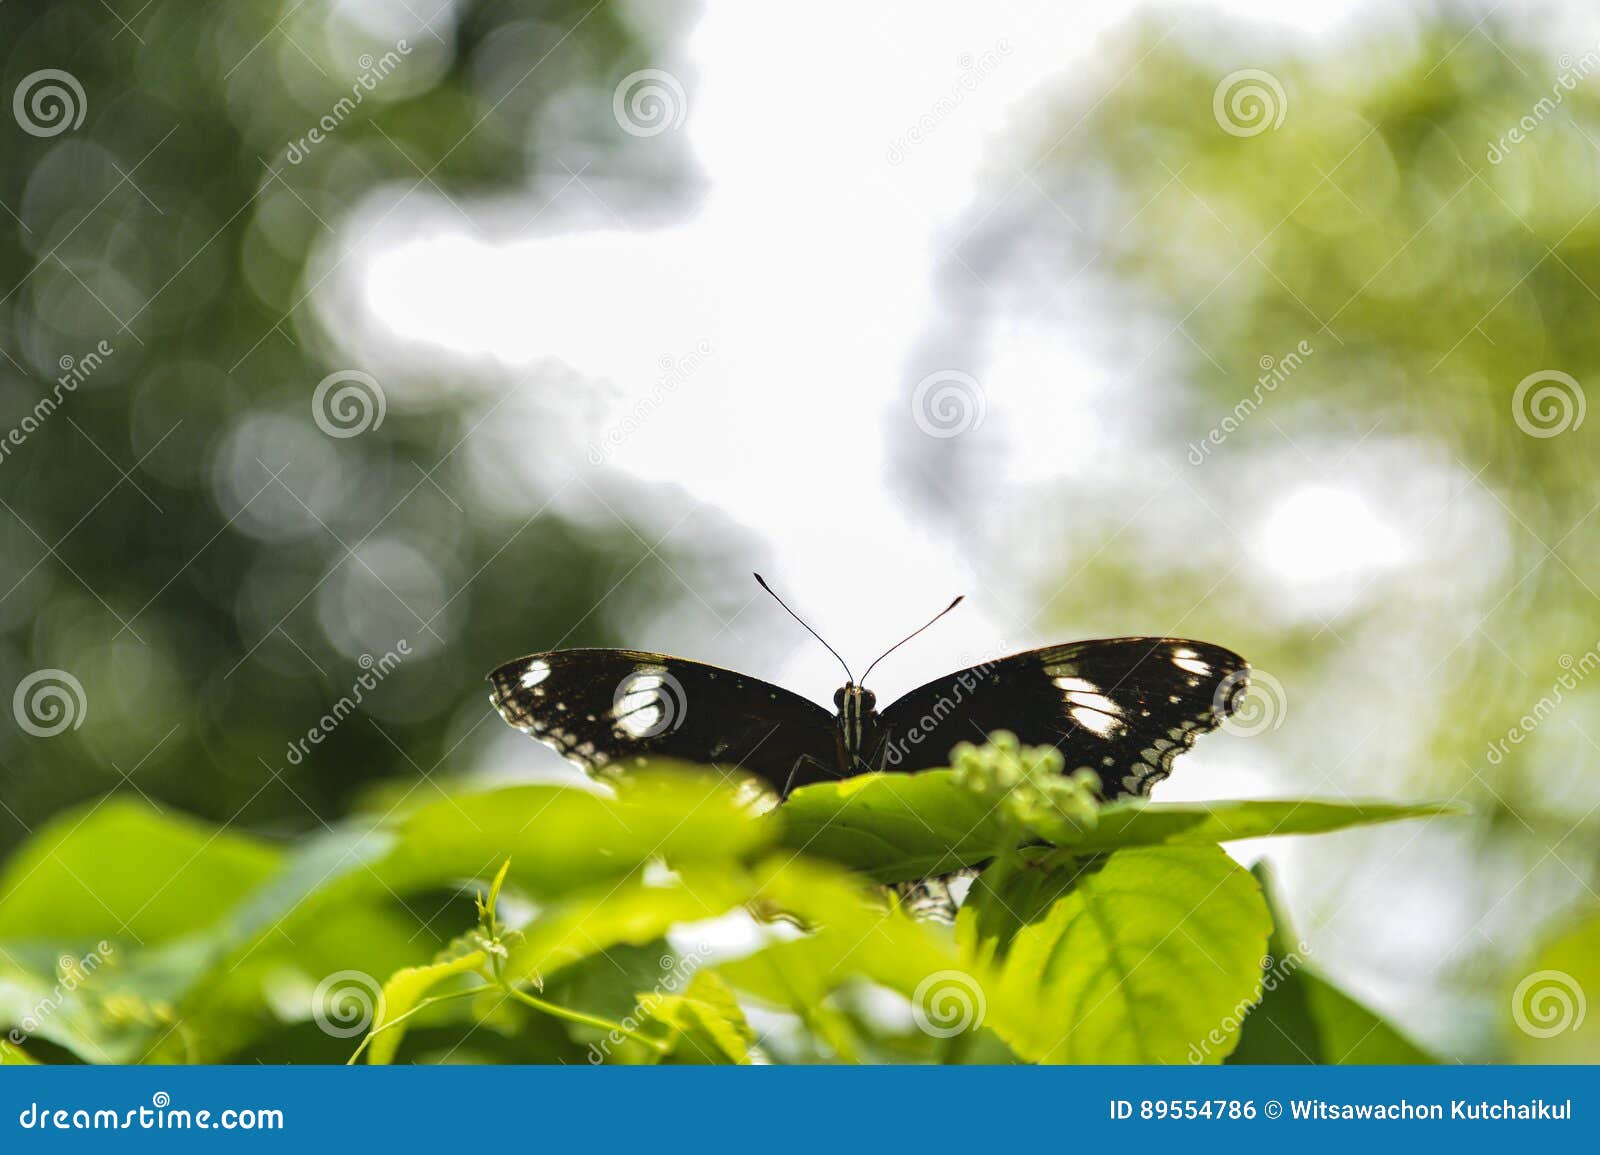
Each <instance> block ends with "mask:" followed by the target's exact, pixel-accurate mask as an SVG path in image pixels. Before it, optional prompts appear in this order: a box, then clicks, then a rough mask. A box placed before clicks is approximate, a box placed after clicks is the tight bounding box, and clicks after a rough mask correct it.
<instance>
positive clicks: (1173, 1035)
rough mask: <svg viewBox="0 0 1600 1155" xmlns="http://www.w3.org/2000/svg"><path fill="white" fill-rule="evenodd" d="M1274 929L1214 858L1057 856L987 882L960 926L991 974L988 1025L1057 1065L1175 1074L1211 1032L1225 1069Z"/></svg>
mask: <svg viewBox="0 0 1600 1155" xmlns="http://www.w3.org/2000/svg"><path fill="white" fill-rule="evenodd" d="M1269 929H1270V919H1269V916H1268V914H1267V909H1266V904H1265V903H1264V902H1263V901H1262V899H1261V892H1260V890H1259V889H1258V888H1257V886H1256V883H1255V880H1254V879H1253V878H1251V877H1250V875H1249V874H1248V873H1247V872H1246V871H1244V870H1243V869H1241V868H1240V867H1239V866H1238V865H1237V864H1235V863H1234V862H1233V860H1232V859H1230V858H1229V857H1228V856H1227V855H1226V854H1224V853H1223V852H1222V850H1221V849H1220V848H1218V847H1161V848H1134V849H1127V850H1119V851H1117V852H1116V853H1114V854H1111V855H1110V856H1108V857H1106V858H1103V859H1097V860H1094V861H1090V862H1084V861H1082V860H1080V859H1076V858H1073V857H1071V856H1069V855H1066V854H1060V853H1054V854H1047V855H1043V856H1037V857H1034V858H1032V859H1029V860H1025V861H1023V862H1021V863H1020V864H1017V865H1015V866H1014V867H1009V868H1008V869H1005V870H1002V871H1001V872H999V873H998V874H997V875H996V877H994V878H989V877H988V876H987V875H986V876H983V877H980V878H979V880H978V882H977V883H975V884H974V887H973V890H972V893H971V894H970V895H969V896H968V899H967V903H966V905H965V906H964V907H963V909H962V911H961V914H960V916H959V917H958V920H957V933H958V937H959V938H960V940H961V942H962V945H963V947H964V948H965V953H964V958H965V960H966V963H967V965H968V966H969V967H971V968H972V969H973V970H974V971H976V972H978V973H980V974H991V975H993V978H990V979H987V980H986V982H985V987H986V989H987V990H988V992H989V998H990V1007H989V1016H988V1020H987V1025H988V1026H990V1027H991V1028H992V1029H993V1030H994V1031H995V1033H996V1034H998V1035H999V1036H1000V1037H1001V1038H1002V1039H1004V1040H1005V1041H1006V1042H1007V1043H1009V1044H1010V1045H1011V1047H1012V1048H1013V1049H1014V1050H1015V1051H1016V1052H1017V1054H1018V1055H1019V1056H1021V1057H1022V1058H1024V1059H1027V1060H1030V1061H1034V1062H1052V1063H1178V1062H1184V1061H1186V1060H1187V1059H1188V1057H1189V1049H1190V1047H1191V1046H1192V1045H1193V1043H1194V1042H1195V1041H1196V1040H1198V1039H1201V1038H1203V1037H1206V1036H1207V1035H1208V1034H1209V1033H1210V1032H1212V1031H1213V1030H1216V1031H1218V1032H1219V1035H1220V1037H1221V1039H1222V1042H1221V1043H1220V1044H1219V1046H1218V1053H1217V1054H1215V1055H1214V1056H1211V1057H1212V1059H1213V1061H1215V1060H1220V1058H1221V1057H1222V1055H1223V1054H1225V1053H1226V1051H1227V1050H1229V1049H1231V1048H1232V1046H1233V1043H1234V1041H1235V1039H1236V1037H1237V1026H1236V1025H1235V1026H1234V1027H1233V1028H1232V1029H1229V1028H1228V1027H1227V1026H1226V1023H1227V1022H1228V1021H1229V1020H1230V1019H1231V1020H1232V1021H1233V1022H1234V1023H1235V1024H1236V1023H1237V1020H1238V1019H1239V1018H1242V1017H1243V1012H1244V1008H1247V1007H1248V1006H1249V1005H1250V1004H1251V1003H1253V1002H1254V1001H1255V1000H1256V997H1257V995H1258V992H1259V986H1260V979H1261V972H1260V969H1259V966H1260V959H1261V956H1262V953H1263V952H1264V950H1265V949H1266V944H1267V934H1268V931H1269Z"/></svg>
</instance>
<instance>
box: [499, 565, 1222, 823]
mask: <svg viewBox="0 0 1600 1155" xmlns="http://www.w3.org/2000/svg"><path fill="white" fill-rule="evenodd" d="M756 580H757V581H758V582H761V587H762V588H763V589H765V590H767V592H768V593H772V591H771V589H770V588H768V587H767V583H766V582H765V581H762V579H761V575H760V574H757V575H756ZM772 596H773V597H774V598H777V595H776V594H773V595H772ZM960 601H961V599H960V598H957V599H956V600H955V601H953V602H951V603H950V605H949V606H947V607H945V609H944V610H943V611H941V612H940V613H939V614H938V615H936V617H935V618H934V620H935V621H937V620H938V618H939V617H943V616H944V614H946V613H949V612H950V610H952V609H954V608H955V607H956V605H957V604H959V603H960ZM778 604H780V605H783V600H782V599H781V598H778ZM784 609H786V610H788V609H789V607H788V606H787V605H784ZM789 612H790V613H791V614H793V613H794V611H793V610H790V611H789ZM795 617H796V620H797V621H800V624H801V625H803V626H804V625H805V622H804V621H801V620H800V619H799V617H798V615H795ZM932 624H933V622H929V623H928V625H932ZM927 628H928V627H927V626H923V627H922V629H927ZM806 629H807V630H811V627H810V626H806ZM811 632H812V634H813V635H814V636H817V640H818V641H822V639H821V637H820V636H818V635H816V631H815V630H811ZM921 632H922V630H917V631H916V632H915V633H913V634H911V635H910V636H909V637H907V638H905V639H903V640H902V641H901V642H899V643H897V644H896V646H894V647H891V648H890V650H889V651H887V652H886V654H885V655H884V656H887V653H889V652H893V650H894V649H895V648H898V646H899V645H903V644H904V643H905V642H906V641H910V640H911V638H913V637H916V635H917V634H919V633H921ZM822 644H823V645H824V646H827V645H828V644H827V643H826V642H823V643H822ZM828 649H829V651H830V652H833V653H834V656H835V657H838V653H837V651H834V650H833V647H832V646H828ZM881 660H882V657H880V658H879V659H878V660H877V661H881ZM877 661H874V662H873V665H877ZM840 664H841V665H842V664H844V660H843V659H842V658H841V659H840ZM1249 670H1250V666H1249V663H1247V662H1246V661H1245V660H1244V659H1243V658H1241V657H1240V656H1239V655H1238V654H1235V653H1234V652H1233V651H1231V650H1225V649H1223V648H1222V647H1221V646H1213V645H1209V644H1208V643H1206V642H1192V641H1185V640H1183V639H1181V638H1103V639H1100V640H1097V641H1088V642H1070V643H1068V644H1066V645H1061V646H1046V647H1045V648H1044V649H1040V650H1028V651H1025V652H1024V653H1020V654H1012V655H1011V656H1010V657H1006V658H997V659H995V660H994V661H992V662H986V663H984V664H982V665H978V666H973V667H971V668H969V669H965V670H961V671H958V672H956V673H954V674H947V675H946V676H944V677H942V678H936V679H934V680H933V681H931V682H929V683H928V684H927V685H925V686H921V687H919V688H917V689H915V690H912V691H911V692H910V693H909V694H907V695H905V696H904V697H902V698H899V699H897V700H896V701H895V702H894V703H893V704H892V705H890V706H889V707H888V708H887V709H885V710H883V711H882V712H881V713H880V712H879V711H878V709H877V698H876V697H875V696H874V695H873V693H872V691H871V690H868V689H865V688H864V687H862V686H861V685H858V684H857V682H856V679H855V677H854V675H852V674H851V673H850V670H849V667H848V666H846V667H845V676H846V677H847V678H848V681H847V682H846V683H845V685H844V686H842V687H841V688H840V689H839V690H838V691H837V692H836V693H835V694H834V695H833V705H834V709H835V710H836V711H837V713H832V714H830V713H829V712H828V711H827V710H824V709H823V708H822V707H821V706H818V705H816V704H815V703H813V702H810V701H808V700H807V699H805V698H802V697H800V696H799V695H798V694H792V693H790V692H789V691H788V690H784V689H782V688H780V687H778V686H774V685H772V684H771V683H769V682H763V681H761V680H760V679H759V678H747V677H745V676H744V675H743V674H736V673H734V672H733V671H731V670H723V669H719V668H717V667H716V666H708V665H705V664H703V663H701V662H691V661H688V660H686V659H684V658H671V657H668V656H666V655H665V654H654V653H647V652H644V651H641V650H599V649H578V650H554V651H551V652H550V653H545V654H530V655H529V656H527V657H525V658H519V659H517V660H516V661H514V662H508V663H506V664H505V665H503V666H501V667H500V668H499V669H497V670H495V671H494V672H493V673H492V674H490V675H489V681H490V683H492V684H493V686H494V694H493V696H492V698H491V700H492V701H493V702H494V705H495V708H496V709H497V710H499V711H500V716H501V717H503V718H504V719H505V720H506V721H507V722H509V723H510V724H511V725H513V726H515V727H517V728H518V729H519V730H522V731H524V732H526V733H528V734H531V735H533V737H535V738H537V739H539V740H540V741H541V742H544V743H545V744H546V745H549V746H552V747H554V748H555V749H556V750H557V751H559V752H560V753H561V754H563V755H565V756H566V757H567V758H569V759H571V760H573V761H575V762H577V763H578V764H579V765H581V766H583V767H584V768H585V769H586V770H588V771H590V772H591V773H601V772H606V771H608V770H609V769H611V768H618V767H621V768H625V767H626V766H627V765H628V764H629V763H630V762H633V761H638V762H641V763H642V762H643V761H645V760H646V758H647V756H649V755H657V756H662V757H670V758H681V759H684V760H687V761H691V762H699V763H704V764H708V765H718V766H734V767H739V768H742V769H743V770H745V771H747V772H749V773H752V774H756V775H759V776H760V777H761V778H763V779H764V780H766V782H768V783H769V784H770V785H772V786H773V787H774V788H775V789H776V790H777V791H778V793H779V794H780V795H783V796H787V795H788V794H789V792H790V791H791V790H793V789H794V788H795V787H797V786H802V785H805V784H807V783H811V782H823V781H830V780H834V779H839V778H849V777H852V776H854V775H856V774H864V773H868V772H870V771H874V770H893V771H906V772H910V771H914V770H925V769H928V768H930V767H934V766H943V765H946V764H947V762H948V758H949V753H950V749H951V747H953V746H954V745H955V744H956V743H958V742H961V741H971V742H981V741H982V740H983V738H984V736H985V735H987V734H988V733H989V732H990V731H993V730H1010V731H1011V732H1013V733H1014V734H1016V735H1017V737H1018V738H1019V739H1020V740H1021V741H1022V742H1023V743H1024V744H1026V745H1036V746H1042V745H1050V746H1056V747H1058V748H1059V749H1060V750H1061V752H1062V753H1063V754H1064V755H1065V756H1066V770H1067V771H1069V772H1071V771H1074V770H1077V769H1079V768H1087V769H1089V770H1091V771H1093V772H1094V774H1095V775H1096V776H1097V777H1098V778H1099V780H1100V794H1101V797H1102V798H1104V799H1105V800H1106V801H1110V800H1112V799H1115V798H1118V797H1123V796H1126V795H1148V794H1149V793H1150V789H1151V787H1153V786H1154V785H1155V784H1156V783H1157V782H1159V781H1161V780H1162V779H1163V778H1165V777H1166V776H1167V775H1168V774H1169V773H1171V770H1172V763H1173V761H1174V759H1176V758H1177V756H1178V755H1179V754H1181V753H1183V752H1184V751H1185V750H1188V749H1189V748H1190V747H1191V746H1193V745H1194V741H1195V738H1196V736H1198V735H1200V734H1203V733H1205V732H1206V731H1208V730H1214V729H1216V727H1217V726H1218V725H1219V724H1220V722H1221V720H1222V719H1223V718H1224V717H1226V716H1227V715H1229V714H1231V713H1232V712H1233V711H1234V709H1235V707H1236V706H1237V704H1238V702H1239V700H1240V698H1241V697H1242V696H1243V694H1244V692H1245V687H1246V684H1247V681H1248V679H1249ZM871 672H872V667H871V666H868V667H867V673H868V674H870V673H871ZM863 680H865V675H863Z"/></svg>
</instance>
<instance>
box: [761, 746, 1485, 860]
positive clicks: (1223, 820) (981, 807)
mask: <svg viewBox="0 0 1600 1155" xmlns="http://www.w3.org/2000/svg"><path fill="white" fill-rule="evenodd" d="M1460 813H1463V811H1462V810H1460V809H1459V808H1456V807H1453V806H1450V805H1447V804H1442V803H1423V804H1420V805H1413V806H1399V805H1393V804H1389V803H1377V802H1374V803H1358V804H1349V803H1333V802H1314V801H1299V802H1296V801H1291V800H1281V801H1242V802H1213V803H1163V802H1144V801H1142V800H1141V801H1125V802H1118V803H1113V804H1112V805H1110V806H1106V807H1103V808H1101V810H1100V811H1099V815H1098V821H1097V823H1096V824H1095V825H1094V826H1092V827H1091V828H1086V829H1076V828H1073V827H1072V826H1070V825H1069V824H1061V823H1057V824H1053V825H1052V828H1051V829H1049V830H1048V831H1047V830H1035V831H1032V832H1030V833H1031V834H1032V835H1033V836H1036V837H1039V838H1044V836H1045V835H1047V834H1048V835H1049V838H1048V840H1049V841H1051V842H1053V843H1054V844H1055V845H1059V846H1063V847H1071V848H1072V849H1074V850H1075V851H1077V852H1079V853H1084V854H1100V853H1105V852H1108V851H1111V850H1118V849H1122V848H1125V847H1133V846H1185V845H1189V846H1194V845H1204V844H1207V843H1218V842H1229V841H1233V840H1235V839H1242V838H1262V837H1267V836H1271V835H1279V834H1321V833H1326V832H1328V831H1334V830H1344V829H1347V828H1349V827H1353V826H1367V825H1371V824H1373V823H1378V822H1397V821H1400V820H1403V819H1408V818H1429V817H1434V816H1436V815H1444V814H1460ZM774 821H781V822H782V825H783V831H782V836H781V841H782V843H783V845H785V846H787V847H790V848H791V849H794V850H803V851H804V852H805V853H807V854H810V855H813V856H816V857H820V858H828V859H831V860H832V861H834V862H838V863H841V864H843V865H846V866H849V867H851V868H853V869H856V870H860V871H863V872H864V873H866V874H868V875H870V876H871V877H872V878H873V879H875V880H876V881H878V882H904V881H907V880H909V879H916V878H930V877H934V876H936V875H940V874H946V873H949V872H951V871H954V870H958V869H961V868H964V867H970V866H976V865H978V864H980V863H982V862H984V861H985V860H987V859H989V858H991V857H993V856H994V855H995V854H996V853H997V852H998V851H1000V850H1003V849H1011V848H1012V846H1013V845H1014V844H1015V843H1016V842H1017V841H1018V837H1017V835H1016V834H1015V833H1014V831H1013V829H1012V828H1010V827H1008V825H1007V822H1006V818H1005V815H1003V814H1002V813H1001V811H1000V809H999V808H997V807H995V806H994V805H993V804H992V803H991V802H990V801H988V800H987V799H985V798H984V797H983V796H981V795H979V794H976V793H974V792H972V791H971V790H968V789H966V788H965V787H963V786H962V785H960V784H959V783H958V782H957V781H956V780H955V775H954V773H953V772H952V771H949V770H930V771H926V772H924V773H921V774H866V775H861V776H860V777H856V778H849V779H845V780H844V781H842V782H822V783H816V784H814V785H811V786H803V787H801V788H800V789H799V790H796V791H795V792H794V793H793V794H792V795H791V796H790V797H789V800H788V801H787V802H785V803H784V805H783V806H782V807H780V808H779V810H778V811H777V812H776V814H775V816H774Z"/></svg>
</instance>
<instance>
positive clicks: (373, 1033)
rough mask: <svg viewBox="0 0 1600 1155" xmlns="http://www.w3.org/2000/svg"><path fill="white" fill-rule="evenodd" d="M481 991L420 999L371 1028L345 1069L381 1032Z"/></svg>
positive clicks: (479, 988) (479, 989)
mask: <svg viewBox="0 0 1600 1155" xmlns="http://www.w3.org/2000/svg"><path fill="white" fill-rule="evenodd" d="M483 990H484V988H483V987H474V988H472V990H470V991H456V992H455V993H454V994H448V995H431V996H429V997H428V998H425V999H422V1000H421V1001H419V1002H418V1003H417V1005H416V1006H414V1007H412V1008H411V1009H410V1010H409V1011H406V1012H404V1013H402V1014H398V1015H396V1016H395V1017H394V1018H392V1019H390V1020H389V1021H388V1022H386V1023H382V1024H380V1025H378V1026H376V1027H373V1028H372V1030H370V1031H368V1032H367V1037H366V1038H364V1039H362V1040H361V1045H360V1046H359V1047H357V1048H356V1050H355V1054H353V1055H351V1056H350V1057H349V1058H348V1059H346V1060H345V1061H344V1065H345V1066H347V1067H351V1066H354V1065H355V1061H356V1060H357V1059H359V1058H360V1057H361V1053H362V1052H363V1051H365V1050H366V1049H367V1045H368V1044H369V1043H371V1042H372V1040H373V1039H375V1038H377V1037H378V1036H379V1035H381V1034H383V1032H384V1031H387V1030H388V1029H389V1028H390V1027H392V1026H395V1025H397V1024H399V1023H403V1022H405V1021H406V1020H407V1019H409V1018H410V1017H411V1016H412V1015H414V1014H416V1013H417V1012H418V1011H420V1010H422V1009H423V1008H424V1007H431V1006H433V1004H434V1003H447V1002H449V1001H450V1000H451V999H464V998H467V997H469V996H471V995H476V994H480V993H481V992H482V991H483Z"/></svg>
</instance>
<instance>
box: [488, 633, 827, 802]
mask: <svg viewBox="0 0 1600 1155" xmlns="http://www.w3.org/2000/svg"><path fill="white" fill-rule="evenodd" d="M489 681H490V683H491V684H492V686H493V687H494V693H493V696H492V699H491V700H492V701H493V702H494V706H495V709H497V710H499V711H500V716H501V717H502V718H504V719H505V720H506V721H507V722H509V723H510V724H511V725H513V726H515V727H516V728H517V729H519V730H522V731H523V732H524V733H527V734H530V735H532V736H533V737H535V738H537V739H538V740H539V741H541V742H543V743H545V744H546V745H547V746H550V747H552V748H554V749H555V750H556V751H558V752H559V753H561V754H562V755H564V756H565V757H567V758H568V759H569V760H571V761H573V762H576V763H578V764H579V765H581V766H583V767H584V769H586V770H588V771H590V772H591V773H604V772H606V771H607V770H608V769H610V768H611V767H613V766H621V767H624V768H625V767H627V766H628V765H631V764H632V762H633V760H634V759H637V758H645V757H649V756H652V755H654V756H657V757H665V758H680V759H683V760H685V761H690V762H700V763H705V764H709V765H716V766H726V767H740V768H742V769H744V770H745V771H748V772H749V773H752V774H755V775H758V776H760V777H761V778H763V779H765V780H766V781H767V782H769V783H771V784H772V785H773V786H774V787H776V788H777V789H778V790H780V791H781V790H783V789H784V788H785V787H786V786H787V785H789V784H791V782H793V783H798V782H800V781H806V780H811V779H813V778H814V777H816V768H817V767H818V766H832V765H834V764H835V762H836V751H835V744H834V723H833V715H832V714H830V713H828V711H826V710H824V709H823V708H822V707H821V706H818V705H816V704H815V703H814V702H809V701H807V700H806V699H804V698H802V697H800V696H799V695H797V694H792V693H790V692H789V691H788V690H784V689H782V688H780V687H778V686H774V685H772V684H770V683H768V682H763V681H762V680H761V679H759V678H750V677H746V676H745V675H743V674H736V673H734V672H733V671H732V670H723V669H719V668H717V667H716V666H708V665H705V664H704V663H701V662H691V661H686V660H685V659H683V658H671V657H668V656H666V655H665V654H652V653H647V652H644V651H641V650H602V649H578V650H556V651H553V652H551V653H546V654H530V655H529V656H527V657H525V658H519V659H517V660H516V661H514V662H508V663H506V664H505V665H503V666H501V667H500V668H499V669H497V670H495V671H494V672H493V673H491V674H490V675H489Z"/></svg>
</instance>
